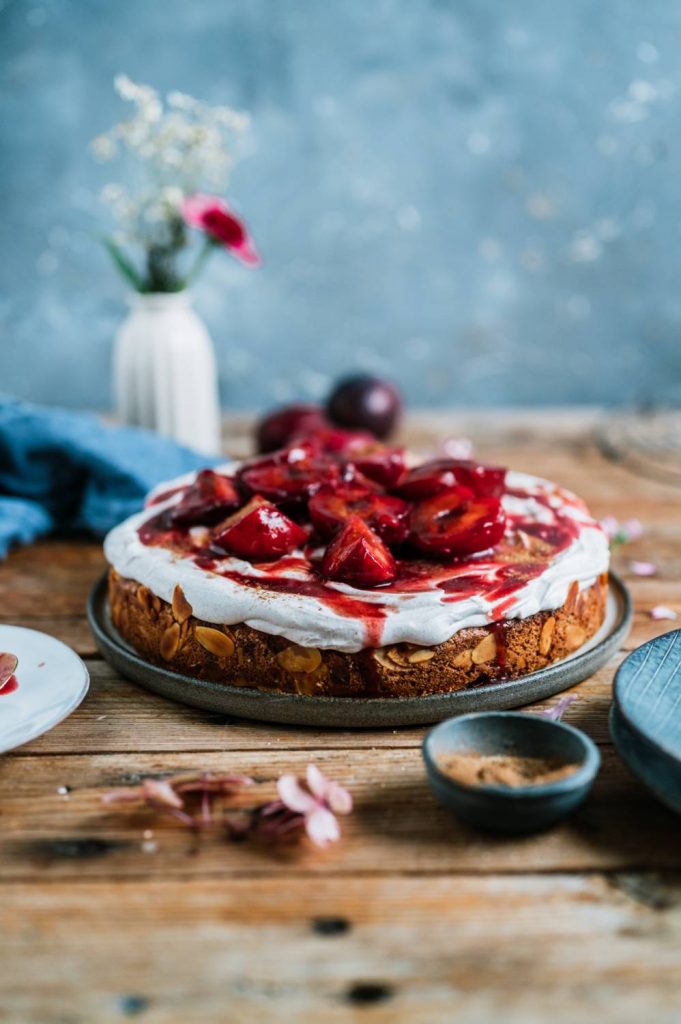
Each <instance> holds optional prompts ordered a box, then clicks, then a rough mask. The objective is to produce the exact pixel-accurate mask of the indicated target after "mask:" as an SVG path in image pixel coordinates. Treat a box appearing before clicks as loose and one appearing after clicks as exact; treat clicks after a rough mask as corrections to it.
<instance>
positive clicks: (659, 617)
mask: <svg viewBox="0 0 681 1024" xmlns="http://www.w3.org/2000/svg"><path fill="white" fill-rule="evenodd" d="M650 617H651V619H655V621H656V622H662V621H663V620H664V619H669V620H670V621H672V622H673V621H674V619H678V615H677V614H676V612H675V611H674V609H673V608H667V606H666V605H665V604H656V605H655V607H654V608H651V609H650Z"/></svg>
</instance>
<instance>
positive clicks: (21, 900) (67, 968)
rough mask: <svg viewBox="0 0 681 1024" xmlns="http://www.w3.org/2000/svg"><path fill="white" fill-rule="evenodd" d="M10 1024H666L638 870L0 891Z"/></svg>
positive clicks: (657, 904) (675, 886) (675, 891)
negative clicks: (136, 1021) (126, 1023)
mask: <svg viewBox="0 0 681 1024" xmlns="http://www.w3.org/2000/svg"><path fill="white" fill-rule="evenodd" d="M0 929H1V931H2V935H3V957H2V964H3V970H2V976H1V980H0V1004H1V1009H0V1020H2V1021H3V1022H4V1024H26V1022H27V1021H40V1022H41V1024H63V1022H65V1021H67V1020H68V1021H69V1022H70V1024H108V1022H112V1021H119V1020H122V1019H126V1018H130V1017H137V1016H139V1017H140V1019H142V1020H145V1021H147V1020H148V1021H150V1022H153V1024H187V1021H190V1020H191V1021H201V1024H223V1022H224V1021H226V1020H229V1021H249V1022H252V1024H265V1022H267V1024H272V1022H281V1024H290V1022H293V1021H295V1022H296V1024H319V1022H320V1021H324V1022H325V1024H326V1022H329V1024H336V1022H338V1024H341V1022H353V1021H363V1020H365V1019H366V1020H369V1019H370V1020H372V1021H377V1022H380V1024H401V1022H404V1024H406V1022H414V1021H418V1022H419V1024H450V1022H451V1021H452V1020H456V1021H457V1024H488V1022H489V1021H495V1020H503V1021H504V1022H506V1024H545V1022H546V1021H547V1020H551V1021H554V1022H555V1024H574V1022H575V1021H580V1022H581V1024H639V1022H640V1021H641V1020H654V1021H655V1022H656V1024H677V1022H678V1019H679V978H678V966H679V959H680V957H681V882H680V881H679V877H678V875H677V876H669V877H667V878H658V877H651V876H647V875H629V876H627V875H619V876H615V877H612V878H610V879H605V878H602V877H596V876H591V877H568V876H564V875H554V876H551V877H546V876H537V875H529V876H527V877H518V876H506V877H503V876H502V877H496V878H480V877H466V876H463V877H462V876H457V877H448V876H445V877H439V878H430V879H426V878H405V877H387V878H383V879H374V880H372V883H371V885H367V884H366V883H365V882H364V881H363V880H362V879H353V878H344V879H342V880H341V881H339V880H336V879H322V878H320V879H317V880H316V881H315V882H314V884H313V885H311V884H310V882H309V880H308V879H299V878H295V877H293V878H291V879H289V880H288V881H287V882H286V884H285V885H282V884H281V882H280V880H278V879H268V878H263V879H260V880H258V882H257V883H255V884H254V882H253V880H251V879H249V880H243V879H232V880H225V879H223V878H220V879H215V880H205V881H200V882H198V881H195V882H194V883H193V884H192V885H187V884H185V883H182V884H178V883H176V882H174V881H163V880H158V881H154V882H153V883H139V882H134V881H131V882H125V883H116V884H108V883H106V882H103V883H91V882H81V883H79V884H77V885H73V884H71V883H68V884H62V883H53V884H38V885H32V886H25V885H15V886H6V887H4V890H3V899H2V901H0Z"/></svg>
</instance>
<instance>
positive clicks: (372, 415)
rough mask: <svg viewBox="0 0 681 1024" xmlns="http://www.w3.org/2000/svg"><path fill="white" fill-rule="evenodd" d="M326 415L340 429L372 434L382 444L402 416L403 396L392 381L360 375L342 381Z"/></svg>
mask: <svg viewBox="0 0 681 1024" xmlns="http://www.w3.org/2000/svg"><path fill="white" fill-rule="evenodd" d="M326 411H327V413H328V415H329V417H330V419H331V420H333V422H334V423H337V424H338V425H339V426H341V427H346V428H350V429H354V430H370V431H371V433H372V434H374V435H375V436H376V437H378V438H381V440H383V439H384V438H386V437H387V436H388V435H389V434H390V433H391V431H392V430H393V429H394V428H395V426H396V424H397V421H398V419H399V418H400V414H401V412H402V396H401V395H400V393H399V391H398V390H397V388H396V387H395V385H394V384H391V383H390V381H387V380H381V378H380V377H371V376H368V375H364V374H358V375H357V376H353V377H346V378H345V379H344V380H341V381H340V382H339V383H338V384H337V385H336V387H335V388H334V389H333V391H332V392H331V394H330V395H329V398H328V401H327V403H326Z"/></svg>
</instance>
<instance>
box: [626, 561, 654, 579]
mask: <svg viewBox="0 0 681 1024" xmlns="http://www.w3.org/2000/svg"><path fill="white" fill-rule="evenodd" d="M629 569H630V571H631V572H633V574H634V576H654V575H655V573H656V572H657V566H656V565H654V564H653V563H652V562H629Z"/></svg>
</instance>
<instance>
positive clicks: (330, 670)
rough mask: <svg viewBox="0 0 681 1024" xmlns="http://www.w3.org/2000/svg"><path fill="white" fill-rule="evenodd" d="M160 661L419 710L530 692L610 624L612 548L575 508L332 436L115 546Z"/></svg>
mask: <svg viewBox="0 0 681 1024" xmlns="http://www.w3.org/2000/svg"><path fill="white" fill-rule="evenodd" d="M105 552H106V556H107V559H108V561H109V563H110V566H111V570H110V575H109V600H110V608H111V615H112V619H113V623H114V625H115V627H116V628H117V629H118V631H119V632H120V634H121V635H122V636H123V637H124V638H125V639H126V640H127V641H128V642H129V643H130V644H131V645H132V646H133V647H134V648H135V649H136V650H137V651H138V652H139V653H140V654H141V655H142V656H143V657H144V658H145V659H147V660H148V661H150V662H154V663H156V664H159V665H163V666H165V667H166V668H170V669H172V670H174V671H176V672H180V673H184V674H186V675H190V676H193V677H197V678H201V679H210V680H213V681H216V682H222V683H225V684H229V685H232V686H247V687H256V688H261V689H268V690H278V691H282V692H289V693H290V692H294V693H299V694H307V695H312V694H315V695H333V696H337V697H343V696H348V697H377V696H381V697H394V698H399V697H414V696H420V695H426V694H431V693H442V692H448V691H454V690H460V689H463V688H465V687H472V686H479V685H484V684H486V683H490V682H494V681H499V680H501V679H510V678H514V677H517V676H520V675H524V674H526V673H528V672H532V671H535V670H536V669H539V668H542V667H544V666H546V665H547V664H549V663H550V662H553V661H556V660H558V659H560V658H564V657H566V656H567V655H569V654H571V653H573V652H574V651H576V650H577V649H578V648H580V647H581V646H582V645H583V644H584V643H586V642H587V640H589V638H590V637H592V636H593V635H594V633H595V632H596V631H597V629H598V628H599V626H600V625H601V623H602V622H603V618H604V615H605V608H606V597H607V579H608V577H607V573H608V563H609V548H608V541H607V538H606V536H605V534H604V532H603V531H602V529H601V528H600V526H599V525H598V523H597V522H596V521H595V520H594V519H592V518H591V516H590V515H589V513H588V511H587V509H586V507H585V505H584V503H583V502H582V501H581V500H580V499H579V498H577V497H576V496H575V495H574V494H572V493H570V492H569V491H566V490H564V489H563V488H561V487H559V486H557V485H556V484H553V483H550V482H548V481H546V480H542V479H539V478H537V477H534V476H529V475H527V474H524V473H516V472H506V471H505V470H504V469H501V468H499V467H496V466H485V465H481V464H479V463H476V462H473V461H470V460H460V459H436V460H431V461H428V462H423V463H420V464H416V465H414V464H413V463H410V460H409V458H408V455H407V453H406V452H405V451H404V450H403V449H399V448H394V447H389V446H386V445H381V444H379V443H377V442H376V441H375V440H374V439H373V438H369V437H367V436H366V435H362V434H357V433H347V432H339V431H329V430H326V431H324V430H318V431H316V432H315V434H314V435H312V436H309V437H304V438H301V439H299V440H297V441H295V442H293V443H292V444H290V445H289V446H288V447H287V448H285V449H282V450H281V451H278V452H275V453H273V454H269V455H267V456H262V457H259V458H255V459H251V460H247V461H246V462H242V463H234V464H227V465H224V466H221V467H219V468H218V469H216V470H203V471H202V472H200V473H198V474H195V475H192V476H189V477H185V478H182V479H179V480H175V481H172V482H170V483H168V484H166V485H164V486H162V487H160V488H158V489H157V490H156V491H154V492H153V493H152V494H151V495H150V497H149V499H148V501H147V504H146V507H145V509H144V511H142V512H140V513H139V514H138V515H135V516H132V517H131V518H130V519H127V520H126V521H125V522H124V523H122V524H121V525H120V526H117V527H116V528H115V529H114V530H112V531H111V533H110V534H109V535H108V536H107V538H106V540H105Z"/></svg>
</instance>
